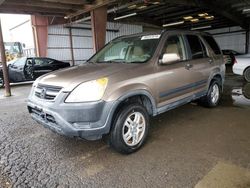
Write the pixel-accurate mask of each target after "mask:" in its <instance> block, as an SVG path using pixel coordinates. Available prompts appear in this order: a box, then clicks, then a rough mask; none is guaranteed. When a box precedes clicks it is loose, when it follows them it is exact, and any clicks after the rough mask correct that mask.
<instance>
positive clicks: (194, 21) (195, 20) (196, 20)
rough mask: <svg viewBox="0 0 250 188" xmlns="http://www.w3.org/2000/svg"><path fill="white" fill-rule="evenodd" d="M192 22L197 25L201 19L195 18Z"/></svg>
mask: <svg viewBox="0 0 250 188" xmlns="http://www.w3.org/2000/svg"><path fill="white" fill-rule="evenodd" d="M190 21H191V22H193V23H196V22H198V21H199V19H198V18H194V19H191V20H190Z"/></svg>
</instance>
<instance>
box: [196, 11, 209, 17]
mask: <svg viewBox="0 0 250 188" xmlns="http://www.w3.org/2000/svg"><path fill="white" fill-rule="evenodd" d="M198 16H199V17H205V16H208V13H206V12H204V13H200V14H198Z"/></svg>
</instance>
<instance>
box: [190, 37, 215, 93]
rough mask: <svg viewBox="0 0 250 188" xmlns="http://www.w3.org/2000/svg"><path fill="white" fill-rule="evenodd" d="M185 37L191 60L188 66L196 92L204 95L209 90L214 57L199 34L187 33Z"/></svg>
mask: <svg viewBox="0 0 250 188" xmlns="http://www.w3.org/2000/svg"><path fill="white" fill-rule="evenodd" d="M185 39H186V40H185V41H186V43H187V46H188V51H189V53H188V54H189V62H188V64H187V65H186V68H187V69H188V70H189V71H190V75H191V78H190V80H191V82H192V83H193V91H194V93H200V94H201V95H202V94H204V93H205V92H206V90H207V84H208V78H209V76H210V72H211V70H212V67H213V64H214V59H213V57H210V56H209V52H208V49H207V47H206V45H205V44H204V42H203V40H202V38H201V37H200V36H199V35H186V36H185Z"/></svg>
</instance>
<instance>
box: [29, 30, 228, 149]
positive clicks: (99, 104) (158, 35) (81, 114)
mask: <svg viewBox="0 0 250 188" xmlns="http://www.w3.org/2000/svg"><path fill="white" fill-rule="evenodd" d="M224 75H225V65H224V63H223V56H222V53H221V50H220V48H219V47H218V45H217V43H216V42H215V40H214V39H213V37H212V36H210V35H209V34H207V33H200V32H190V31H179V30H174V31H163V32H155V33H140V34H135V35H129V36H123V37H119V38H116V39H114V40H113V41H111V42H109V43H108V44H107V45H106V46H105V47H104V48H103V49H101V50H100V51H99V52H97V53H96V54H95V55H94V56H93V57H91V58H90V59H89V60H88V61H87V62H86V63H84V64H81V65H79V66H74V67H71V68H68V69H64V70H59V71H56V72H53V73H50V74H47V75H44V76H41V77H40V78H38V79H37V80H36V81H35V82H34V84H33V87H32V90H31V93H30V96H29V99H28V109H29V112H30V114H31V116H32V118H33V119H35V120H36V121H37V122H39V123H40V124H42V125H44V126H45V127H47V128H49V129H51V130H53V131H55V132H57V133H59V134H63V135H66V136H71V137H80V138H84V139H88V140H96V139H100V138H102V137H103V136H104V135H107V136H108V138H109V143H110V145H111V146H112V147H113V148H115V149H116V150H117V151H119V152H122V153H132V152H134V151H136V150H138V149H139V148H140V147H141V146H142V145H143V143H144V142H145V140H146V137H147V135H148V130H149V117H150V116H156V115H158V114H160V113H163V112H166V111H168V110H171V109H173V108H176V107H178V106H181V105H183V104H186V103H189V102H191V101H194V100H195V101H198V103H200V104H202V105H204V106H207V107H215V106H217V104H218V103H219V100H220V97H221V93H222V89H223V82H224Z"/></svg>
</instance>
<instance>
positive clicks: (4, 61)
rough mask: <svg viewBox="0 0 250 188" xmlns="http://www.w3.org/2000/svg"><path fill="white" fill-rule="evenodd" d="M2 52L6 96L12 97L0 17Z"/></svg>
mask: <svg viewBox="0 0 250 188" xmlns="http://www.w3.org/2000/svg"><path fill="white" fill-rule="evenodd" d="M0 54H1V61H2V66H3V79H4V85H5V97H10V96H11V91H10V80H9V71H8V66H7V63H6V56H5V47H4V42H3V33H2V26H1V19H0Z"/></svg>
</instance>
